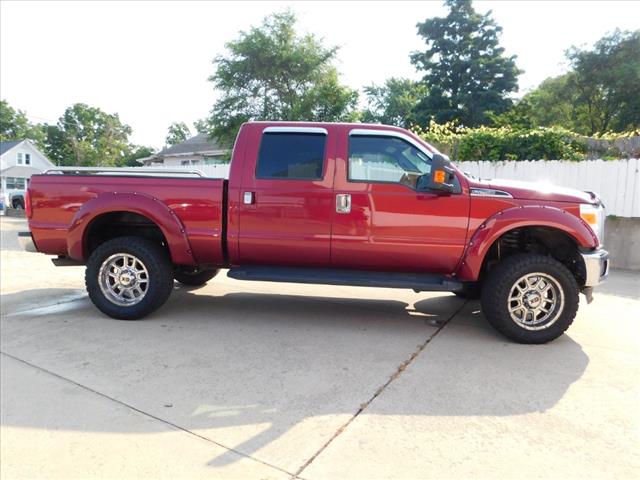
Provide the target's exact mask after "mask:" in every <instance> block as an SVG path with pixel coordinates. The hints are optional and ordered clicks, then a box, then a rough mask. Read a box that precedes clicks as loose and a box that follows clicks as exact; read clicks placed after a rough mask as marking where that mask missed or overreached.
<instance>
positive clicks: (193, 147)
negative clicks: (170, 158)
mask: <svg viewBox="0 0 640 480" xmlns="http://www.w3.org/2000/svg"><path fill="white" fill-rule="evenodd" d="M228 149H229V147H223V146H220V145H218V144H217V143H216V141H215V140H211V139H209V137H208V135H207V134H206V133H199V134H198V135H196V136H195V137H191V138H190V139H188V140H185V141H184V142H182V143H176V144H175V145H172V146H170V147H167V148H164V149H162V150H160V151H159V152H158V153H157V154H156V155H157V156H160V155H162V156H165V155H180V154H185V153H203V152H212V151H216V150H228Z"/></svg>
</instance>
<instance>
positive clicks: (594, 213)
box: [580, 203, 605, 245]
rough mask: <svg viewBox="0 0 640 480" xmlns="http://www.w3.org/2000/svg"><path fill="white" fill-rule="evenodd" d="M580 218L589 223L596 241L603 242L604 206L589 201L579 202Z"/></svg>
mask: <svg viewBox="0 0 640 480" xmlns="http://www.w3.org/2000/svg"><path fill="white" fill-rule="evenodd" d="M580 218H582V219H583V220H584V221H585V222H587V223H588V224H589V226H590V227H591V228H592V229H593V231H594V233H595V234H596V237H598V243H600V245H603V244H604V218H605V215H604V207H603V206H602V205H592V204H590V203H581V204H580Z"/></svg>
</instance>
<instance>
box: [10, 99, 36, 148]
mask: <svg viewBox="0 0 640 480" xmlns="http://www.w3.org/2000/svg"><path fill="white" fill-rule="evenodd" d="M44 137H45V133H44V130H43V128H42V127H41V126H40V125H33V124H32V123H31V122H29V119H28V118H27V115H26V114H25V113H24V112H23V111H22V110H16V109H14V108H13V107H12V106H11V105H9V102H7V101H6V100H1V101H0V141H7V140H24V139H26V138H28V139H31V140H34V141H35V142H36V143H37V144H38V145H39V146H41V145H42V142H43V140H44Z"/></svg>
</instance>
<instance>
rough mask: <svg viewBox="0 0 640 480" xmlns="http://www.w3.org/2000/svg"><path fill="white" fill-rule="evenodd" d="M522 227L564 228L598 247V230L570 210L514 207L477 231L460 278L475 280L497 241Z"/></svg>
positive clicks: (586, 245)
mask: <svg viewBox="0 0 640 480" xmlns="http://www.w3.org/2000/svg"><path fill="white" fill-rule="evenodd" d="M521 227H548V228H554V229H556V230H560V231H562V232H563V233H565V234H566V235H567V236H569V237H570V238H572V239H573V240H574V241H575V242H576V244H577V245H578V246H579V247H581V248H585V249H593V248H596V247H597V246H598V238H597V237H596V235H595V233H594V232H593V230H592V229H591V227H589V226H588V225H587V223H586V222H585V221H584V220H582V219H581V218H579V217H577V216H575V215H573V214H571V213H569V212H567V211H566V210H563V209H560V208H557V207H549V206H544V205H530V206H519V207H511V208H508V209H506V210H501V211H499V212H497V213H495V214H494V215H492V216H491V217H489V218H488V219H487V220H486V221H484V222H483V223H482V224H481V225H480V226H479V227H478V229H477V230H476V231H475V232H474V233H473V235H472V236H471V239H470V240H469V242H468V244H467V250H466V251H465V253H464V255H463V257H462V260H461V262H460V264H459V265H458V269H457V272H456V277H457V278H459V279H460V280H463V281H475V280H477V279H478V277H479V276H480V269H481V268H482V264H483V262H484V259H485V256H486V255H487V253H488V252H489V249H490V248H491V247H492V246H493V244H494V243H495V241H496V240H498V239H499V238H500V237H501V236H502V235H504V234H505V233H507V232H509V231H510V230H514V229H516V228H521Z"/></svg>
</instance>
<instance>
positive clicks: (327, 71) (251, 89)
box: [208, 12, 357, 144]
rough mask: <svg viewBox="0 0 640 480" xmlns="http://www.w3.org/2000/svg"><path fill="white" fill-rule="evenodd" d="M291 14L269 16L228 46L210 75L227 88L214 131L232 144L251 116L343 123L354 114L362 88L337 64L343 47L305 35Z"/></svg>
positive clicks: (212, 118)
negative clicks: (347, 82)
mask: <svg viewBox="0 0 640 480" xmlns="http://www.w3.org/2000/svg"><path fill="white" fill-rule="evenodd" d="M295 27H296V18H295V15H294V14H293V13H291V12H284V13H277V14H274V15H271V16H269V17H267V18H266V19H265V20H264V21H263V23H262V24H261V25H260V26H259V27H252V28H251V29H250V30H249V31H248V32H241V33H240V36H239V37H238V38H237V39H236V40H233V41H231V42H229V43H227V44H226V48H227V52H226V53H225V54H224V55H220V56H218V57H216V58H215V60H214V63H215V65H216V72H215V73H214V74H213V75H212V76H211V77H210V78H209V80H210V81H211V82H212V83H213V84H214V85H215V87H216V88H217V89H219V91H220V92H221V96H220V98H219V100H218V101H217V102H216V103H215V104H214V105H213V108H212V110H211V116H210V117H209V119H208V124H209V131H210V133H211V134H212V135H213V136H214V137H216V138H217V139H218V140H219V141H221V142H222V143H225V144H231V143H232V141H233V137H234V136H235V134H236V132H237V130H238V128H239V127H240V125H241V124H242V123H243V122H246V121H248V120H311V121H313V120H316V121H337V120H345V119H349V118H351V116H352V115H353V109H354V107H355V104H356V102H357V92H355V91H353V90H352V89H350V88H348V87H346V86H344V85H342V84H341V83H340V81H339V78H338V73H337V70H336V68H335V67H334V66H333V64H332V62H333V60H334V59H335V55H336V51H337V49H336V48H335V47H333V48H326V47H324V46H323V45H322V43H321V41H320V40H319V39H317V38H316V37H315V36H314V35H311V34H307V35H299V34H298V33H297V32H296V29H295Z"/></svg>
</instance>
